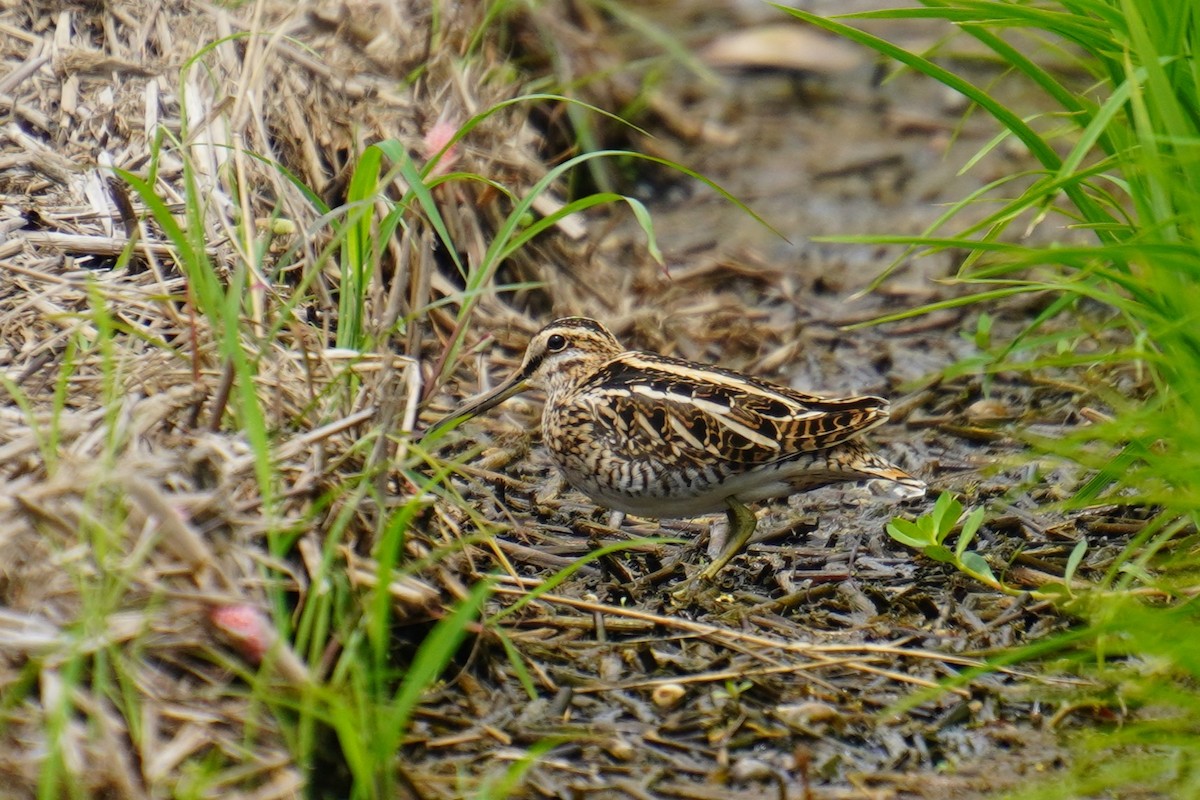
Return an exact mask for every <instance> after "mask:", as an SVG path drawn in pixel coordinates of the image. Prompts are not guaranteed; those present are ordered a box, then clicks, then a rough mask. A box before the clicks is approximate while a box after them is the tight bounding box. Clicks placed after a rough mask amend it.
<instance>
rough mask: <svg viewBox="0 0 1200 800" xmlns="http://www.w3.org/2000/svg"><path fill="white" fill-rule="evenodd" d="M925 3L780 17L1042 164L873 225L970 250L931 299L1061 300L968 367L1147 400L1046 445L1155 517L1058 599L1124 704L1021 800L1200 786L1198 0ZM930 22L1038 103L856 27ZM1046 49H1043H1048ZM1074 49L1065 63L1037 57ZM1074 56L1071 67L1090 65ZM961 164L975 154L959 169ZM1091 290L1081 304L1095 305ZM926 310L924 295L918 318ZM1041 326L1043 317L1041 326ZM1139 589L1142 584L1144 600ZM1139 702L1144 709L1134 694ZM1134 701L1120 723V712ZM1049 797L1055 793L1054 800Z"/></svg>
mask: <svg viewBox="0 0 1200 800" xmlns="http://www.w3.org/2000/svg"><path fill="white" fill-rule="evenodd" d="M923 5H924V8H906V9H895V10H884V11H876V12H871V13H861V14H848V15H843V16H840V17H837V18H834V19H828V18H822V17H819V16H817V15H814V14H811V13H807V12H804V11H800V10H796V9H792V8H782V7H781V8H782V10H783V11H785V12H786V13H788V14H791V15H793V16H795V17H798V18H800V19H803V20H805V21H807V22H809V23H812V24H814V25H817V26H820V27H822V28H825V29H827V30H829V31H832V32H834V33H837V34H839V35H841V36H845V37H846V38H848V39H851V40H853V41H856V42H859V43H862V44H864V45H866V46H868V47H871V48H874V49H875V50H877V51H878V52H879V53H881V54H883V55H885V56H887V57H888V58H890V59H894V60H895V61H897V62H899V63H900V64H903V65H904V66H905V67H906V68H908V69H911V70H914V71H916V72H919V73H921V74H923V75H925V76H928V77H929V78H932V79H934V80H938V81H941V82H942V83H944V84H945V85H947V86H949V87H951V88H953V89H955V90H956V91H958V92H961V93H962V94H963V95H964V96H966V97H967V98H969V99H970V100H971V101H972V103H973V104H974V106H975V107H976V110H977V111H982V112H985V113H987V114H989V115H990V116H991V117H993V118H994V119H995V120H996V121H998V122H999V123H1000V125H1001V126H1002V129H1003V133H1002V136H1001V137H997V139H996V140H995V141H993V142H992V144H991V146H995V145H996V144H998V143H999V142H1000V141H1001V139H1002V138H1003V137H1011V138H1014V139H1017V140H1019V141H1020V142H1021V143H1023V144H1024V145H1025V146H1026V147H1027V148H1028V150H1029V152H1030V153H1031V154H1032V156H1033V157H1034V158H1035V159H1036V161H1037V162H1038V167H1037V169H1035V170H1034V171H1032V172H1031V173H1029V174H1024V175H1020V176H1013V177H1012V179H1011V180H1001V181H997V182H996V183H995V184H993V185H991V186H989V187H987V189H986V191H984V192H980V193H978V194H976V195H974V196H971V197H968V198H964V199H963V200H962V201H961V202H960V203H959V204H956V205H955V206H953V207H952V208H950V209H949V210H948V211H947V212H946V213H945V214H944V215H943V216H942V217H941V218H940V219H939V220H938V221H937V222H936V223H935V224H934V225H932V226H931V227H930V228H929V229H928V230H927V231H925V233H924V235H922V236H918V237H886V236H882V237H881V236H875V237H867V238H869V239H870V240H871V241H876V242H891V243H899V244H902V245H905V246H906V250H905V254H904V257H908V256H911V255H914V254H919V253H920V252H936V251H939V250H944V249H948V248H954V249H960V250H965V251H967V252H968V253H970V256H969V257H968V258H967V259H966V260H965V261H964V262H963V265H962V267H961V269H960V271H959V273H958V275H957V276H956V277H957V280H958V281H959V282H960V283H962V284H963V285H965V286H967V287H968V288H970V289H971V290H972V291H971V292H970V293H968V294H967V295H966V296H964V297H962V298H958V299H954V300H950V301H947V302H946V303H943V304H942V305H948V304H954V305H960V304H965V303H982V302H987V301H991V300H995V299H998V298H1002V297H1005V296H1009V295H1012V294H1019V293H1043V294H1046V295H1049V296H1050V297H1051V298H1052V301H1051V302H1050V303H1049V304H1048V306H1047V307H1046V309H1045V311H1044V312H1042V313H1041V314H1040V315H1039V316H1038V317H1037V318H1036V319H1034V320H1032V321H1031V322H1030V323H1029V325H1028V327H1027V329H1026V330H1025V331H1024V332H1023V333H1022V334H1021V335H1019V336H1016V337H1014V338H1013V340H1012V341H1009V342H1005V343H1000V345H999V346H998V347H995V348H993V350H992V351H991V352H990V353H989V357H988V358H987V359H985V360H981V361H980V362H978V363H976V364H975V365H974V367H975V368H976V369H978V370H980V371H981V372H984V373H987V372H993V371H998V370H1008V369H1022V368H1031V367H1030V364H1031V363H1032V364H1033V365H1034V366H1033V367H1032V368H1034V369H1036V368H1040V367H1044V366H1055V365H1078V364H1088V365H1090V366H1092V367H1093V368H1095V369H1100V370H1103V369H1105V368H1109V369H1114V370H1115V369H1116V368H1118V367H1120V366H1122V365H1129V364H1131V365H1133V366H1134V367H1135V368H1137V369H1141V370H1144V372H1145V374H1146V375H1147V376H1148V379H1149V386H1148V387H1147V391H1146V392H1145V395H1144V396H1139V397H1122V396H1120V395H1119V394H1118V393H1117V392H1116V391H1113V392H1111V393H1109V394H1108V395H1107V396H1105V397H1104V398H1103V399H1104V400H1105V401H1107V402H1108V403H1110V404H1111V405H1112V408H1113V410H1114V411H1115V415H1114V418H1113V419H1112V421H1110V422H1104V423H1101V424H1096V425H1092V426H1090V427H1088V428H1087V429H1085V430H1082V431H1080V432H1078V433H1075V434H1073V435H1072V436H1070V437H1069V438H1067V439H1066V440H1062V441H1057V442H1050V441H1042V442H1038V444H1039V445H1040V446H1041V447H1043V448H1045V449H1047V450H1051V451H1053V452H1056V453H1057V454H1059V455H1061V456H1063V457H1065V458H1069V459H1072V460H1074V461H1076V462H1078V463H1080V464H1082V465H1084V466H1086V467H1089V468H1090V469H1092V470H1093V471H1094V473H1093V474H1094V476H1095V477H1094V478H1093V479H1092V480H1090V481H1089V482H1087V483H1086V484H1085V485H1084V486H1082V487H1081V488H1080V489H1079V490H1078V492H1077V493H1076V495H1075V497H1074V498H1073V501H1072V503H1071V504H1070V505H1075V506H1083V505H1087V504H1091V503H1096V502H1107V503H1117V504H1128V505H1139V506H1149V507H1151V508H1152V509H1154V510H1155V512H1156V516H1155V518H1154V519H1153V520H1152V521H1151V522H1150V523H1149V524H1148V525H1147V526H1146V528H1145V530H1144V532H1143V533H1142V534H1140V535H1139V536H1136V537H1134V539H1133V540H1132V541H1131V542H1130V543H1129V545H1128V546H1127V547H1126V549H1125V551H1124V552H1123V553H1122V554H1121V556H1120V558H1118V559H1117V560H1116V561H1115V562H1114V563H1113V565H1112V566H1111V568H1110V569H1108V571H1107V573H1106V574H1105V575H1104V576H1103V577H1102V578H1101V579H1100V580H1099V581H1098V583H1097V586H1096V590H1095V591H1093V592H1090V593H1084V594H1083V595H1082V596H1076V597H1075V598H1074V599H1073V600H1072V601H1071V602H1070V605H1069V609H1070V610H1071V611H1073V612H1074V613H1076V614H1079V615H1080V616H1081V617H1082V618H1083V619H1084V620H1085V621H1086V626H1087V627H1086V629H1085V630H1084V631H1083V633H1084V635H1083V636H1082V637H1081V636H1079V635H1074V636H1073V637H1072V638H1071V643H1070V644H1069V645H1068V643H1067V642H1066V641H1064V642H1063V643H1062V648H1061V650H1060V652H1059V654H1058V655H1059V656H1060V657H1062V658H1065V659H1066V662H1065V663H1069V664H1070V665H1071V666H1070V669H1073V670H1079V671H1082V672H1085V673H1087V674H1088V675H1089V676H1091V677H1093V678H1096V679H1098V680H1100V681H1101V682H1102V683H1103V684H1104V685H1106V686H1108V687H1109V688H1108V690H1107V693H1106V694H1104V695H1102V696H1097V697H1095V698H1092V699H1093V700H1095V701H1096V702H1099V703H1101V704H1102V705H1104V706H1105V707H1107V708H1108V709H1110V710H1111V711H1112V712H1114V713H1115V714H1117V715H1118V716H1120V717H1121V718H1122V719H1121V721H1122V723H1123V724H1121V725H1116V726H1112V727H1105V726H1104V725H1102V724H1099V725H1095V726H1093V727H1091V728H1089V729H1088V732H1087V733H1086V734H1081V735H1078V736H1076V737H1075V741H1076V743H1077V744H1078V745H1079V747H1078V754H1079V757H1078V761H1077V764H1076V767H1075V769H1074V771H1073V778H1072V780H1073V781H1074V784H1073V785H1072V786H1069V787H1063V786H1062V785H1061V784H1059V785H1056V786H1055V787H1054V788H1053V790H1043V789H1042V788H1037V787H1035V788H1033V789H1031V790H1030V791H1029V792H1028V793H1026V794H1025V796H1030V797H1033V796H1039V797H1040V796H1047V797H1048V796H1054V797H1062V796H1082V795H1088V796H1090V795H1092V794H1093V793H1096V792H1100V791H1104V790H1108V789H1112V788H1114V787H1122V786H1126V787H1135V786H1136V787H1139V788H1146V789H1150V790H1152V791H1157V792H1162V793H1164V794H1166V795H1170V796H1178V797H1195V796H1198V795H1200V786H1198V780H1200V779H1198V778H1197V777H1196V775H1197V774H1198V773H1200V769H1198V768H1200V690H1198V689H1197V688H1196V687H1197V685H1200V684H1198V683H1197V681H1198V679H1200V656H1198V655H1197V654H1198V653H1200V648H1197V646H1196V644H1195V643H1196V642H1197V641H1200V614H1198V612H1197V606H1196V603H1195V601H1194V600H1193V597H1194V596H1195V595H1196V593H1197V588H1198V587H1197V581H1196V578H1197V575H1198V574H1200V554H1198V551H1197V539H1196V535H1195V527H1196V524H1197V521H1198V520H1200V245H1198V243H1197V235H1198V233H1200V62H1198V61H1197V52H1198V48H1200V5H1198V4H1197V3H1195V2H1191V0H1185V2H1171V1H1170V0H1142V1H1141V2H1138V1H1136V0H1058V1H1057V2H1051V1H1050V0H1046V2H995V1H993V0H924V2H923ZM919 18H920V19H930V18H932V19H940V20H945V21H948V22H950V23H952V24H953V25H954V26H956V28H957V29H958V30H959V31H961V34H962V35H966V36H971V37H973V38H974V39H976V40H977V41H978V42H980V43H982V44H983V45H984V46H986V47H987V48H988V49H989V50H990V51H991V52H992V53H993V54H994V55H995V58H996V59H997V61H998V62H999V63H1000V64H1002V65H1003V67H1004V68H1005V69H1006V71H1007V75H1006V79H1007V80H1015V81H1021V82H1023V83H1024V85H1025V87H1024V88H1025V92H1024V94H1023V95H1022V96H1025V97H1028V96H1030V95H1031V93H1032V94H1036V95H1038V96H1039V103H1038V107H1037V108H1019V107H1014V106H1011V105H1006V104H1004V103H1003V102H1001V100H999V99H998V97H997V95H996V93H995V92H991V91H988V90H985V89H983V88H981V87H979V86H976V85H974V84H972V83H971V82H970V80H968V78H967V77H964V75H962V74H958V73H956V72H955V71H953V69H952V68H951V67H949V66H946V65H945V64H943V63H942V62H941V61H939V59H938V58H937V54H936V53H914V52H908V51H906V50H904V49H903V48H901V47H898V46H896V45H895V44H892V43H891V42H888V41H885V40H883V39H880V38H878V37H876V36H873V35H870V34H868V33H865V32H863V31H861V30H858V29H856V28H855V27H853V23H854V22H855V21H858V20H867V19H919ZM1047 54H1050V55H1052V57H1053V58H1052V59H1047V58H1045V56H1046V55H1047ZM1063 59H1067V60H1068V61H1069V63H1070V66H1071V67H1072V69H1071V70H1070V71H1066V70H1064V71H1061V72H1060V71H1056V70H1054V69H1052V68H1049V67H1046V66H1043V64H1045V63H1050V62H1051V61H1057V62H1058V63H1062V61H1063ZM1075 70H1083V71H1084V73H1085V75H1086V77H1085V78H1083V79H1080V78H1079V77H1078V75H1077V74H1076V75H1075V76H1074V77H1069V76H1070V75H1071V74H1072V73H1074V71H1075ZM969 166H970V165H968V167H969ZM984 200H987V201H991V202H994V203H995V210H993V211H992V212H991V213H989V214H988V215H987V216H986V217H985V218H984V219H983V220H981V221H979V222H975V223H973V224H969V225H967V224H962V225H959V226H958V227H956V220H957V219H959V216H958V215H959V212H960V211H962V210H964V209H966V208H968V207H972V206H974V205H975V204H977V203H979V202H981V201H984ZM1031 224H1040V225H1042V226H1046V225H1060V226H1063V228H1064V230H1065V229H1066V228H1070V229H1073V230H1076V231H1078V230H1083V231H1087V232H1089V233H1090V235H1091V243H1090V244H1084V245H1079V244H1062V243H1051V244H1048V245H1040V246H1034V245H1029V244H1024V243H1020V242H1022V238H1023V237H1022V236H1021V235H1020V234H1021V233H1023V231H1024V230H1025V229H1026V228H1027V227H1028V226H1030V225H1031ZM1084 301H1087V302H1086V303H1085V302H1084ZM1096 303H1099V304H1101V305H1102V306H1103V307H1104V308H1106V309H1107V311H1106V312H1105V314H1104V316H1105V319H1104V321H1103V322H1104V324H1105V325H1107V326H1109V327H1117V328H1121V329H1123V330H1124V331H1125V342H1126V344H1125V345H1124V346H1122V347H1119V348H1112V349H1109V350H1107V351H1101V352H1099V353H1077V352H1074V347H1073V346H1074V343H1075V342H1076V341H1079V340H1080V339H1082V338H1086V337H1084V336H1083V335H1082V334H1081V331H1082V327H1080V328H1071V327H1070V326H1067V327H1066V328H1065V329H1064V328H1063V327H1062V326H1061V324H1059V323H1061V321H1062V319H1063V317H1064V316H1065V317H1068V318H1069V317H1071V316H1076V317H1077V318H1080V319H1082V316H1083V315H1085V314H1094V307H1095V304H1096ZM926 310H929V309H917V310H915V311H914V312H910V313H921V312H922V311H926ZM1051 320H1055V321H1056V325H1055V326H1049V325H1048V324H1047V323H1049V322H1050V321H1051ZM1145 598H1152V599H1150V600H1147V599H1145ZM1138 708H1140V709H1142V713H1137V711H1136V709H1138ZM1127 710H1132V711H1133V713H1130V714H1128V716H1126V714H1125V712H1126V711H1127ZM1047 791H1049V793H1047Z"/></svg>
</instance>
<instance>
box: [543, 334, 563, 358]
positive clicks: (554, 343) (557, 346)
mask: <svg viewBox="0 0 1200 800" xmlns="http://www.w3.org/2000/svg"><path fill="white" fill-rule="evenodd" d="M546 349H547V350H549V351H550V352H551V353H557V352H559V351H560V350H566V349H567V337H565V336H563V335H562V334H561V333H556V334H554V335H553V336H551V337H550V338H549V339H547V340H546Z"/></svg>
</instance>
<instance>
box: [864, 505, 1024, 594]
mask: <svg viewBox="0 0 1200 800" xmlns="http://www.w3.org/2000/svg"><path fill="white" fill-rule="evenodd" d="M962 513H963V507H962V503H960V502H958V500H956V499H955V498H954V496H953V495H951V494H950V493H949V492H943V493H942V495H941V496H940V497H938V499H937V502H935V503H934V504H933V510H932V511H930V512H929V513H928V514H923V515H922V516H920V517H917V518H916V520H907V519H900V518H896V519H894V520H892V521H891V522H889V523H888V526H887V531H888V534H889V535H890V536H891V537H892V538H893V539H895V540H896V541H897V542H900V544H903V545H907V546H908V547H912V548H914V549H916V550H920V551H921V552H922V553H924V554H925V555H926V556H929V557H930V558H932V559H933V560H934V561H941V562H942V563H945V564H953V565H954V566H955V567H956V568H957V569H958V570H960V571H962V572H964V573H966V574H967V575H970V576H971V577H972V578H974V579H976V580H977V581H980V582H981V583H986V584H987V585H988V586H991V587H992V588H995V589H1000V590H1004V588H1005V587H1004V586H1003V584H1001V583H1000V581H998V580H997V579H996V576H995V574H994V573H993V572H992V568H991V567H990V566H989V565H988V563H987V561H986V560H985V559H984V557H983V556H982V555H980V554H979V553H978V552H976V551H975V550H968V549H967V548H968V547H969V546H970V544H971V540H972V539H974V538H975V534H976V533H978V532H979V526H980V525H982V524H983V509H982V508H976V509H975V510H973V511H971V512H970V513H969V514H967V515H966V517H965V518H963V520H962V529H961V531H960V532H959V534H958V541H957V542H956V543H955V546H954V549H953V550H951V549H950V548H949V547H947V546H946V544H945V542H946V539H947V537H949V535H950V533H951V532H952V531H953V530H954V528H955V527H956V526H957V525H958V521H959V518H960V517H962Z"/></svg>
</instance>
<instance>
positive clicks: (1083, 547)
mask: <svg viewBox="0 0 1200 800" xmlns="http://www.w3.org/2000/svg"><path fill="white" fill-rule="evenodd" d="M1087 544H1088V543H1087V539H1080V540H1079V541H1078V542H1077V543H1076V544H1075V549H1074V550H1072V551H1071V555H1070V557H1069V558H1067V569H1066V571H1065V572H1063V583H1064V584H1066V585H1067V586H1070V585H1071V579H1072V578H1074V577H1075V570H1077V569H1079V562H1081V561H1083V554H1084V553H1086V552H1087Z"/></svg>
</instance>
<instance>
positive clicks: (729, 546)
mask: <svg viewBox="0 0 1200 800" xmlns="http://www.w3.org/2000/svg"><path fill="white" fill-rule="evenodd" d="M725 503H726V505H728V506H729V511H727V512H726V513H727V514H728V516H729V541H728V542H726V543H725V549H724V550H723V551H722V552H721V554H720V555H719V556H717V557H716V558H715V559H713V562H712V563H711V564H709V565H708V566H707V567H705V568H704V569H703V571H701V573H700V578H701V579H702V580H706V581H711V580H712V579H713V578H715V577H717V573H718V572H720V571H721V570H722V569H724V567H725V565H726V564H728V563H729V562H730V561H731V560H733V557H734V556H736V555H737V554H738V553H740V552H742V548H743V547H745V546H746V542H748V541H750V537H751V536H753V535H754V526H755V525H757V524H758V517H756V516H754V512H753V511H751V510H750V509H748V508H746V506H745V505H744V504H742V503H740V502H738V501H737V500H735V499H734V498H732V497H729V498H726V500H725Z"/></svg>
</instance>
